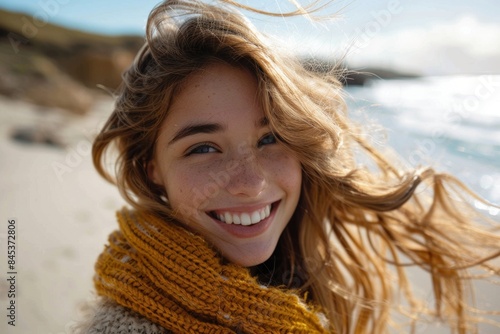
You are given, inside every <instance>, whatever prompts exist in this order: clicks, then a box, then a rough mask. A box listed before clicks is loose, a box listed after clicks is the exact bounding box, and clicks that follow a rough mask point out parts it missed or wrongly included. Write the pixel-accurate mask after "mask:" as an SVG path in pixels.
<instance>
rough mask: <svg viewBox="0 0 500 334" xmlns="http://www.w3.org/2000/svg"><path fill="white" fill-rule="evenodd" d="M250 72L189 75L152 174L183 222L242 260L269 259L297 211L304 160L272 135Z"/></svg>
mask: <svg viewBox="0 0 500 334" xmlns="http://www.w3.org/2000/svg"><path fill="white" fill-rule="evenodd" d="M257 96H258V94H257V81H256V79H255V78H254V77H253V76H252V74H250V72H248V71H246V70H244V69H241V68H238V67H233V66H230V65H227V64H220V63H218V64H211V65H209V66H207V67H205V68H204V69H203V70H201V71H199V72H197V73H195V74H193V75H192V76H190V77H188V78H187V80H186V82H185V83H184V85H183V88H182V90H181V91H180V92H179V93H178V94H177V95H176V96H175V97H174V100H173V102H172V105H171V107H170V109H169V113H168V116H167V117H166V119H165V121H164V123H163V125H162V128H161V130H160V133H159V137H158V141H157V145H156V149H155V155H154V159H153V160H152V161H151V162H150V163H149V165H148V174H149V177H150V178H151V179H152V180H153V181H154V182H155V183H157V184H160V185H162V186H164V187H165V190H166V193H167V198H168V202H169V203H170V205H171V206H172V208H173V209H174V210H177V211H178V212H179V213H180V214H181V215H182V216H183V217H185V222H186V224H189V226H190V227H191V228H192V229H194V230H195V231H197V232H199V233H200V234H202V235H204V236H205V238H206V239H207V240H208V241H210V242H211V243H212V244H213V245H214V246H215V247H217V249H218V250H219V251H220V252H221V253H222V255H223V256H224V257H226V258H227V259H229V260H230V261H232V262H234V263H237V264H240V265H242V266H246V267H249V266H254V265H257V264H260V263H262V262H264V261H265V260H267V259H268V258H269V257H270V256H271V254H272V253H273V251H274V249H275V248H276V244H277V243H278V239H279V237H280V235H281V233H282V232H283V230H284V229H285V227H286V225H287V224H288V222H289V220H290V218H291V217H292V214H293V213H294V211H295V208H296V206H297V202H298V200H299V196H300V188H301V181H302V179H301V166H300V163H299V161H298V160H297V159H296V158H295V157H294V155H293V154H292V153H290V151H288V150H286V149H285V147H284V146H283V145H282V144H280V143H278V142H277V141H276V138H275V137H274V135H273V134H272V133H271V129H270V128H269V126H268V124H267V123H268V122H267V120H266V118H265V117H264V113H263V111H262V109H261V108H260V107H259V103H258V101H257Z"/></svg>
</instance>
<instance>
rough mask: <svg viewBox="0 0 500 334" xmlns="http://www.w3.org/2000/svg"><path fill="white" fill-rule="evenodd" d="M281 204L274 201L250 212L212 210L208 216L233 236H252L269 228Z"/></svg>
mask: <svg viewBox="0 0 500 334" xmlns="http://www.w3.org/2000/svg"><path fill="white" fill-rule="evenodd" d="M279 204H280V202H279V201H278V202H274V203H272V204H268V205H266V206H264V207H262V208H260V209H258V210H253V211H249V212H231V211H211V212H210V213H208V216H209V217H210V218H212V220H214V221H215V222H216V223H217V224H218V225H219V226H220V227H222V228H223V229H224V230H225V231H227V232H228V233H230V234H232V235H233V236H236V237H238V238H251V237H254V236H257V235H259V234H261V233H263V232H264V231H265V230H267V228H268V227H269V226H270V225H271V222H272V221H273V218H274V216H275V213H276V210H277V208H278V206H279Z"/></svg>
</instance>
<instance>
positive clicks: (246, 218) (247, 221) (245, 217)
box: [241, 213, 252, 226]
mask: <svg viewBox="0 0 500 334" xmlns="http://www.w3.org/2000/svg"><path fill="white" fill-rule="evenodd" d="M250 224H252V219H250V216H249V215H248V213H242V214H241V225H245V226H248V225H250Z"/></svg>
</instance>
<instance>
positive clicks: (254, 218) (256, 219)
mask: <svg viewBox="0 0 500 334" xmlns="http://www.w3.org/2000/svg"><path fill="white" fill-rule="evenodd" d="M250 219H251V220H252V224H257V223H258V222H260V220H261V219H260V213H259V211H254V213H252V217H250Z"/></svg>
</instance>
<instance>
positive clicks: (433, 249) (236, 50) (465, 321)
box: [93, 0, 500, 333]
mask: <svg viewBox="0 0 500 334" xmlns="http://www.w3.org/2000/svg"><path fill="white" fill-rule="evenodd" d="M225 2H229V3H232V4H233V5H234V3H233V2H232V1H225ZM247 9H248V8H247ZM303 11H304V10H303V9H302V10H298V11H297V12H291V13H287V14H286V15H296V14H300V13H302V12H303ZM146 35H147V42H146V44H145V45H144V47H143V48H142V50H141V51H140V52H139V54H138V55H137V58H136V59H135V61H134V63H133V65H132V66H131V67H130V68H129V69H128V71H126V72H125V74H124V76H123V84H122V86H121V88H120V90H119V92H118V98H117V101H116V105H115V109H114V111H113V113H112V114H111V116H110V118H109V120H108V121H107V123H106V125H105V126H104V128H103V129H102V131H101V133H100V134H99V135H98V137H97V138H96V140H95V142H94V146H93V159H94V164H95V166H96V168H97V170H98V171H99V173H100V174H101V175H102V176H103V177H105V178H106V179H107V180H109V181H110V182H113V183H115V184H116V185H117V186H118V188H119V189H120V191H121V193H122V195H123V196H124V197H125V199H126V200H127V201H128V202H129V203H130V204H131V205H132V206H134V207H135V208H137V209H140V210H147V211H151V212H153V213H155V214H157V215H159V216H161V217H163V218H164V219H166V220H176V219H178V216H177V215H176V212H174V211H173V210H172V208H171V207H170V206H169V204H168V202H166V200H165V196H166V194H165V192H164V190H163V189H161V188H160V187H158V186H157V185H155V184H154V183H152V182H151V181H150V180H149V178H148V176H147V173H146V166H147V164H148V162H149V161H151V159H152V157H153V151H154V147H155V142H156V139H157V137H158V132H159V129H160V125H161V124H162V122H163V120H164V119H165V117H166V115H167V113H168V110H169V105H170V102H171V99H172V98H173V96H174V95H175V93H176V92H177V91H178V90H179V89H182V83H183V82H184V81H185V78H187V77H188V76H189V75H190V74H192V73H194V72H196V71H199V70H200V69H202V68H203V67H204V66H207V65H208V64H210V63H211V62H214V61H223V62H227V63H229V64H232V65H234V66H240V67H244V68H246V69H248V70H250V71H251V72H252V73H254V75H255V77H256V78H257V81H258V87H259V98H260V101H261V106H262V109H263V110H264V113H265V115H266V116H267V118H268V120H269V125H270V127H271V129H272V130H273V131H274V133H275V134H276V136H277V138H278V139H279V141H280V142H281V143H282V144H283V145H285V146H286V147H288V148H289V149H290V150H292V151H293V152H295V154H296V155H297V157H298V159H299V160H300V162H301V164H302V169H303V184H302V191H301V198H300V201H299V205H298V207H297V209H296V212H295V214H294V217H293V218H292V220H291V221H290V223H289V224H288V226H287V228H286V229H285V232H284V233H283V235H282V236H281V238H280V241H279V244H278V247H277V249H276V250H275V253H274V255H273V256H272V257H271V258H270V259H269V260H268V261H266V262H265V263H264V264H262V265H260V266H258V267H256V268H253V270H254V271H255V274H256V275H258V276H259V278H260V279H261V281H262V282H264V283H265V282H268V283H270V284H274V285H282V286H286V287H288V288H294V289H298V290H299V291H301V292H302V293H304V296H306V297H307V298H309V299H310V300H312V301H313V302H315V303H316V304H317V305H318V306H319V307H320V308H321V309H322V311H323V312H324V313H325V314H326V316H327V318H328V319H329V321H330V326H331V328H330V329H331V331H332V332H335V333H368V332H370V333H373V332H374V333H380V332H384V331H385V330H386V329H387V327H388V324H389V323H390V321H391V313H392V312H393V311H394V310H395V309H399V310H400V311H401V313H403V314H406V315H408V317H409V319H410V321H411V322H412V323H413V325H415V324H416V323H417V322H418V320H422V319H424V318H428V317H429V316H431V317H435V318H436V319H440V320H444V321H446V322H448V325H449V326H450V327H451V328H453V329H455V330H457V331H458V332H459V333H466V332H469V331H474V325H475V324H476V323H478V322H479V319H477V318H476V317H475V315H474V313H473V312H472V310H473V309H472V306H468V305H469V304H468V302H469V300H468V293H469V292H470V288H471V283H470V279H471V278H472V274H469V272H468V269H469V268H478V269H484V272H485V273H490V274H491V275H498V274H499V269H498V268H496V267H493V265H491V264H490V263H489V262H488V260H490V259H492V258H493V257H496V256H498V255H499V244H500V238H499V236H498V235H495V234H493V233H490V232H488V231H486V230H485V226H483V227H480V226H478V225H474V224H473V222H477V221H478V220H479V221H481V222H485V223H489V221H488V219H487V218H486V217H483V216H481V215H480V214H479V213H478V212H476V211H475V210H474V209H473V206H472V205H471V204H470V203H471V200H478V201H481V199H480V198H478V197H477V196H475V195H474V194H473V193H472V192H470V191H469V190H468V189H467V188H466V187H465V186H464V185H463V184H461V183H460V182H459V181H458V180H456V179H455V178H453V177H452V176H449V175H446V174H437V173H435V172H434V171H433V170H432V169H428V168H422V169H418V170H415V171H407V172H401V168H400V167H399V166H398V165H397V163H396V162H395V161H394V160H393V158H389V157H388V156H385V155H384V154H382V153H381V152H379V151H377V150H376V149H374V148H373V147H372V146H370V143H369V142H368V141H367V140H366V139H365V135H364V132H363V129H362V128H361V127H359V126H357V125H355V124H354V123H353V122H351V121H350V120H349V119H348V117H347V115H346V106H345V103H344V101H343V98H342V85H341V84H340V82H339V80H338V78H337V77H336V76H335V75H334V74H335V73H334V72H332V73H330V74H325V75H319V74H314V73H311V72H309V71H306V70H305V69H304V68H303V67H302V66H301V65H300V64H299V63H298V62H297V61H296V60H294V59H292V58H287V57H284V56H282V55H280V54H278V53H277V52H276V51H275V50H274V49H273V48H271V47H269V46H268V45H267V44H266V43H265V42H264V39H263V38H262V36H260V35H259V34H258V33H257V32H256V31H255V29H254V28H253V27H252V26H251V25H250V24H249V23H248V21H247V20H246V19H245V18H243V16H241V15H240V14H238V13H237V12H236V11H235V10H233V9H231V8H228V7H227V6H224V5H222V4H219V5H217V6H215V5H209V4H205V3H202V2H199V1H195V0H182V1H181V0H167V1H164V2H162V3H161V4H159V5H158V6H157V7H156V8H155V9H153V11H152V12H151V14H150V17H149V20H148V25H147V32H146ZM113 150H115V151H117V152H118V156H117V157H115V159H116V164H114V166H116V169H115V171H114V173H113V172H111V171H109V169H108V168H107V162H106V161H107V158H109V156H108V153H109V152H112V151H113ZM359 157H365V158H366V157H367V158H369V159H370V160H371V162H372V166H371V167H370V168H368V167H362V166H360V165H359V164H358V162H357V160H358V158H359ZM113 174H115V176H113ZM419 185H421V186H420V187H419ZM421 188H424V189H421ZM416 189H419V191H416ZM420 189H421V190H420ZM483 202H484V201H483ZM407 267H420V268H422V269H423V270H425V271H426V272H428V273H429V275H430V278H431V281H432V287H433V292H434V300H435V304H434V306H433V307H430V306H428V305H425V304H423V303H422V302H421V301H420V300H419V299H417V298H416V297H415V296H414V295H413V293H412V289H411V288H410V284H409V282H408V279H407V275H406V268H407ZM475 274H477V273H475ZM395 292H398V293H400V294H401V299H400V300H396V297H397V296H399V294H398V295H396V294H395ZM398 305H399V307H398ZM402 305H405V306H404V307H403V306H402Z"/></svg>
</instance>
